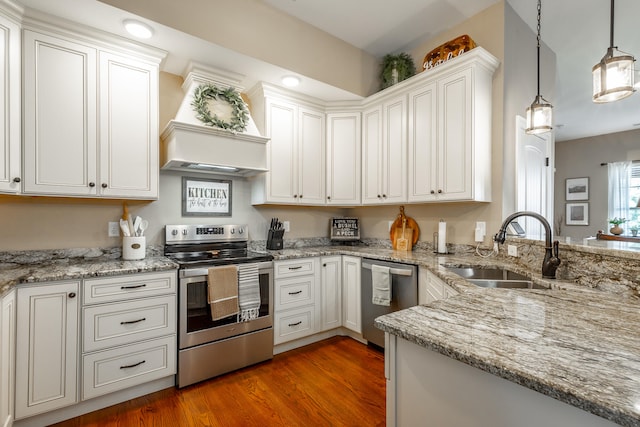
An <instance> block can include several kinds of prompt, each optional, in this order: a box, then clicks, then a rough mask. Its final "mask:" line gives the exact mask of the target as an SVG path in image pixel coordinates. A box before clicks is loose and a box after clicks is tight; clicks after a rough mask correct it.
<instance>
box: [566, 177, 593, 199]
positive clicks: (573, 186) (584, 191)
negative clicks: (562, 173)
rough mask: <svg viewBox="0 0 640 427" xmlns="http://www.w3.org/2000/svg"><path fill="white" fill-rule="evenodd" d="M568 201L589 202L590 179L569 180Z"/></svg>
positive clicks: (567, 185)
mask: <svg viewBox="0 0 640 427" xmlns="http://www.w3.org/2000/svg"><path fill="white" fill-rule="evenodd" d="M566 187H567V189H566V192H567V194H566V200H589V178H588V177H586V178H567V184H566Z"/></svg>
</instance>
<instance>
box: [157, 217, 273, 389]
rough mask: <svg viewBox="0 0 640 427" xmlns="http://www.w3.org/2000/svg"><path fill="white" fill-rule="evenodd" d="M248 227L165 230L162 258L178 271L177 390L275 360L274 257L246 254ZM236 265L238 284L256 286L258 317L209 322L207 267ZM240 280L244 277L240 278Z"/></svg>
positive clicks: (172, 227)
mask: <svg viewBox="0 0 640 427" xmlns="http://www.w3.org/2000/svg"><path fill="white" fill-rule="evenodd" d="M248 234H249V231H248V226H246V225H167V226H166V227H165V247H164V254H165V256H166V257H168V258H170V259H172V260H174V261H175V262H177V263H178V264H179V266H180V268H179V270H178V375H177V385H178V387H184V386H187V385H189V384H193V383H196V382H198V381H202V380H205V379H208V378H212V377H215V376H217V375H221V374H224V373H226V372H230V371H233V370H236V369H240V368H243V367H245V366H248V365H252V364H255V363H258V362H262V361H264V360H268V359H271V358H273V261H272V260H273V256H272V255H269V254H267V253H261V252H252V251H249V250H248V249H247V241H248ZM223 265H237V267H238V281H239V282H241V281H243V280H254V281H257V285H258V286H259V291H260V307H259V315H258V316H257V318H254V319H252V320H248V321H242V320H241V319H240V317H239V316H238V315H231V316H228V317H226V318H223V319H218V320H212V316H211V311H210V306H209V302H208V294H207V292H208V287H209V283H208V278H209V275H208V273H209V268H212V267H217V266H223ZM243 275H244V276H243Z"/></svg>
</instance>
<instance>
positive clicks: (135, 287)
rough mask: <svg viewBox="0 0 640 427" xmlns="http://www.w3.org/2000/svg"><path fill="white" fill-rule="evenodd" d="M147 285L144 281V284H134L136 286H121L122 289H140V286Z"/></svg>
mask: <svg viewBox="0 0 640 427" xmlns="http://www.w3.org/2000/svg"><path fill="white" fill-rule="evenodd" d="M145 286H147V284H146V283H143V284H142V285H134V286H120V289H123V290H124V289H138V288H144V287H145Z"/></svg>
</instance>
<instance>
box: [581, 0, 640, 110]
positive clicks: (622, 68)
mask: <svg viewBox="0 0 640 427" xmlns="http://www.w3.org/2000/svg"><path fill="white" fill-rule="evenodd" d="M613 10H614V0H611V27H610V36H609V40H610V43H609V48H608V49H607V53H606V54H605V55H604V56H603V57H602V59H601V60H600V62H598V63H597V64H596V65H594V66H593V68H592V70H591V72H592V74H593V102H596V103H605V102H612V101H617V100H619V99H623V98H626V97H627V96H629V95H631V94H632V93H633V91H634V89H633V62H634V61H635V59H634V58H633V56H631V55H629V54H625V53H623V52H620V51H618V52H620V53H622V55H619V56H614V49H615V50H618V48H617V47H616V46H614V45H613V18H614V13H613Z"/></svg>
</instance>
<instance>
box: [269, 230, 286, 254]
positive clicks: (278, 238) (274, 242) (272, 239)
mask: <svg viewBox="0 0 640 427" xmlns="http://www.w3.org/2000/svg"><path fill="white" fill-rule="evenodd" d="M283 236H284V230H269V233H268V234H267V249H271V250H278V249H282V248H283V246H284V242H283V240H282V237H283Z"/></svg>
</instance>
